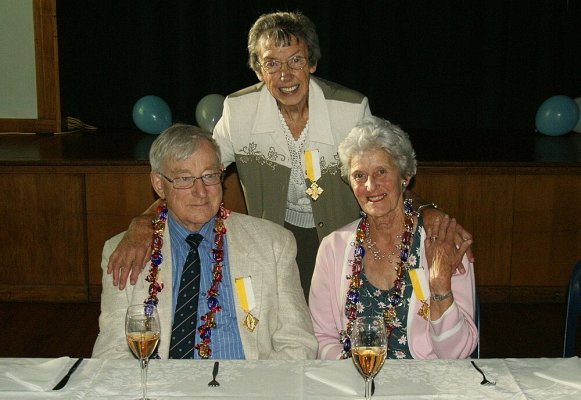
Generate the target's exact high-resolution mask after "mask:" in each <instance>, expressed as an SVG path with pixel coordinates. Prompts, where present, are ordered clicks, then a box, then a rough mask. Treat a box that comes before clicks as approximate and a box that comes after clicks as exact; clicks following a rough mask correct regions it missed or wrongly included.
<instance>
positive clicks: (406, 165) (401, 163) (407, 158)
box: [339, 117, 417, 180]
mask: <svg viewBox="0 0 581 400" xmlns="http://www.w3.org/2000/svg"><path fill="white" fill-rule="evenodd" d="M375 149H382V150H383V151H385V152H386V153H387V154H388V155H389V156H390V157H391V159H392V160H393V162H394V163H395V165H396V166H397V168H398V169H399V172H400V174H401V176H402V177H404V178H411V177H413V176H414V175H415V174H416V169H417V161H416V153H415V151H414V149H413V147H412V143H411V142H410V139H409V136H408V134H407V133H405V132H404V131H403V130H402V129H401V128H400V127H399V126H397V125H394V124H392V123H391V122H389V121H387V120H385V119H382V118H378V117H367V118H365V119H363V120H361V121H359V122H358V123H357V125H355V127H354V128H353V129H351V132H349V134H348V135H347V137H346V138H345V139H343V141H342V142H341V144H339V159H340V160H341V175H342V176H343V177H344V178H346V179H347V180H349V173H350V171H349V169H350V165H351V160H352V159H353V157H355V156H357V155H361V154H363V153H366V152H368V151H371V150H375Z"/></svg>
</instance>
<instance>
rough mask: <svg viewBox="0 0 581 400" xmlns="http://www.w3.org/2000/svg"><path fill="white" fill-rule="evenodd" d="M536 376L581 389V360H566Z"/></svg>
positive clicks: (576, 358)
mask: <svg viewBox="0 0 581 400" xmlns="http://www.w3.org/2000/svg"><path fill="white" fill-rule="evenodd" d="M535 375H536V376H540V377H541V378H545V379H549V380H551V381H553V382H557V383H561V384H563V385H568V386H572V387H574V388H577V389H581V360H580V359H579V358H578V357H572V358H564V359H563V360H559V361H558V362H557V363H556V364H555V365H553V366H552V367H550V368H548V369H547V370H545V371H543V372H535Z"/></svg>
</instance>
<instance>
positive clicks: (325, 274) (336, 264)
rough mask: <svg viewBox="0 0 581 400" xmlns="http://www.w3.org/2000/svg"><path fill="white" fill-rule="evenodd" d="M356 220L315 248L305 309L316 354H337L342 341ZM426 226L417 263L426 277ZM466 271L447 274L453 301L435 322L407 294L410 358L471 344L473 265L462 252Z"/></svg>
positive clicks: (457, 352)
mask: <svg viewBox="0 0 581 400" xmlns="http://www.w3.org/2000/svg"><path fill="white" fill-rule="evenodd" d="M358 223H359V220H357V221H354V222H352V223H350V224H348V225H346V226H344V227H343V228H341V229H339V230H337V231H335V232H333V233H331V234H330V235H328V236H326V237H325V238H324V239H323V240H322V242H321V245H320V247H319V252H318V254H317V261H316V264H315V271H314V273H313V279H312V281H311V290H310V294H309V308H310V311H311V318H312V320H313V327H314V329H315V336H316V337H317V340H318V341H319V351H318V358H320V359H338V358H340V355H341V350H342V345H341V344H340V343H339V331H341V330H343V329H345V326H346V324H347V316H346V315H345V301H346V295H347V291H348V288H349V280H348V279H346V276H347V275H350V274H351V263H350V260H352V259H353V251H354V246H352V243H353V242H354V241H355V231H356V228H357V224H358ZM425 237H426V233H425V231H424V230H423V229H422V231H421V247H420V255H421V263H422V268H423V271H424V273H425V274H426V277H428V265H427V257H426V254H425V249H424V239H425ZM463 264H464V266H465V268H466V273H464V274H461V275H460V274H455V275H454V276H453V277H452V291H453V293H454V303H452V305H451V306H450V308H449V309H448V310H446V312H445V313H444V315H442V317H441V318H439V319H438V320H437V321H426V320H424V319H423V318H422V317H420V316H418V315H417V312H418V310H419V308H420V305H421V303H420V301H418V300H417V298H416V296H415V295H412V298H411V301H410V309H409V313H408V326H407V332H408V343H409V346H410V351H411V354H412V356H413V357H414V358H419V359H431V358H467V357H468V356H469V355H470V354H471V353H472V352H473V351H474V349H475V348H476V345H477V343H478V331H477V329H476V325H475V324H474V295H475V287H474V267H473V265H472V264H471V263H470V262H469V261H468V259H467V258H466V257H464V260H463Z"/></svg>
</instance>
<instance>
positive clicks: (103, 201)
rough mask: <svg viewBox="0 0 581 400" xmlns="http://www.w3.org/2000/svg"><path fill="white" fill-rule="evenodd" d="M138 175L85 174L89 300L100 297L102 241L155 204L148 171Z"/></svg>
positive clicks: (124, 227) (121, 230) (125, 226)
mask: <svg viewBox="0 0 581 400" xmlns="http://www.w3.org/2000/svg"><path fill="white" fill-rule="evenodd" d="M142 170H143V171H144V172H141V173H114V172H112V173H88V174H87V175H86V193H87V227H88V231H87V238H88V257H89V297H90V299H91V300H99V299H100V297H101V282H102V273H101V255H102V251H103V245H104V244H105V241H106V240H107V239H109V238H111V237H112V236H114V235H116V234H118V233H120V232H123V231H124V230H126V229H127V227H128V226H129V223H130V222H131V219H132V218H133V217H135V216H137V215H139V214H141V213H143V212H144V211H145V210H146V209H147V208H148V207H149V206H150V205H151V203H153V201H154V200H155V193H154V191H153V189H152V187H151V182H150V178H149V172H145V171H148V170H149V168H143V169H142Z"/></svg>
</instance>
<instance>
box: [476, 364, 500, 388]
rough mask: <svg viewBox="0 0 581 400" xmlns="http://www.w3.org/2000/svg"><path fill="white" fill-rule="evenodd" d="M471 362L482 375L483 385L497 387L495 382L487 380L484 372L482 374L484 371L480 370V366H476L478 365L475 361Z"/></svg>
mask: <svg viewBox="0 0 581 400" xmlns="http://www.w3.org/2000/svg"><path fill="white" fill-rule="evenodd" d="M470 362H471V363H472V365H473V366H474V368H476V371H478V372H480V375H482V382H480V384H481V385H491V386H494V385H496V382H495V381H489V380H488V378H486V375H484V372H482V370H481V369H480V368H478V365H476V363H475V362H474V361H470Z"/></svg>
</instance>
